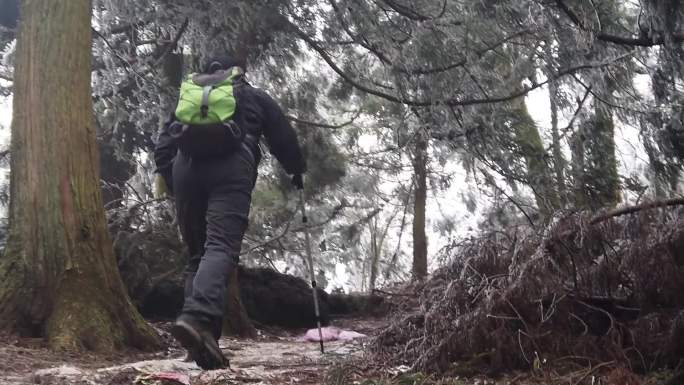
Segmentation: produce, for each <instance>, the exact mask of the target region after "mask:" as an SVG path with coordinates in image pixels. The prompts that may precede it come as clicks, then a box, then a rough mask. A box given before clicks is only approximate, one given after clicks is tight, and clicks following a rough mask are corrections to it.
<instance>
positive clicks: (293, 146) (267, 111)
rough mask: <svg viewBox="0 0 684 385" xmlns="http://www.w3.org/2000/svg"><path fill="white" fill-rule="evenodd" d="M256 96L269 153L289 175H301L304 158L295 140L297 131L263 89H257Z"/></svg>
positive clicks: (304, 166) (303, 168)
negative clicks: (261, 110) (261, 113)
mask: <svg viewBox="0 0 684 385" xmlns="http://www.w3.org/2000/svg"><path fill="white" fill-rule="evenodd" d="M258 98H259V101H260V104H261V107H262V108H263V113H264V116H263V119H264V127H263V130H264V131H263V132H264V137H265V138H266V142H267V143H268V146H269V148H270V150H271V154H273V156H275V157H276V159H278V162H280V164H281V165H282V166H283V168H284V169H285V171H286V172H287V173H288V174H290V175H301V174H303V173H305V172H306V160H305V159H304V155H303V154H302V149H301V147H300V146H299V141H298V140H297V133H296V132H295V130H294V128H292V125H290V122H289V121H288V119H287V117H286V116H285V114H284V113H283V110H282V109H281V108H280V106H279V105H278V103H276V102H275V100H273V98H271V97H270V96H269V95H268V94H266V93H265V92H263V91H258Z"/></svg>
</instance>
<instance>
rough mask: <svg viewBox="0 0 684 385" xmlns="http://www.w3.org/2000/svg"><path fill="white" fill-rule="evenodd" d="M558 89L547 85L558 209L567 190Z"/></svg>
mask: <svg viewBox="0 0 684 385" xmlns="http://www.w3.org/2000/svg"><path fill="white" fill-rule="evenodd" d="M557 98H558V89H557V84H556V81H552V82H551V83H549V102H550V104H551V140H552V146H553V150H552V151H553V171H554V173H555V174H556V175H555V176H556V186H557V190H558V200H559V202H558V203H559V205H560V207H565V205H566V204H567V196H568V195H567V190H566V188H565V167H566V164H565V157H564V156H563V149H562V148H561V136H560V131H559V130H558V103H557Z"/></svg>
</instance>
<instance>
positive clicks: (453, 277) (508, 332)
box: [372, 199, 684, 382]
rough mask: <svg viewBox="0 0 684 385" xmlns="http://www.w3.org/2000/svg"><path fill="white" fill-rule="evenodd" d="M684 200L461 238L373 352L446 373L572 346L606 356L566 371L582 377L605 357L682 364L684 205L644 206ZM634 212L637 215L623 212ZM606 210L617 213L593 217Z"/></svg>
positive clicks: (527, 360)
mask: <svg viewBox="0 0 684 385" xmlns="http://www.w3.org/2000/svg"><path fill="white" fill-rule="evenodd" d="M683 203H684V201H683V200H682V199H672V200H668V201H661V202H654V203H650V204H644V205H640V206H635V207H628V208H622V209H618V210H613V211H611V212H608V213H605V214H602V215H600V216H598V217H594V218H593V219H592V218H591V217H590V218H586V217H585V216H582V215H580V214H574V215H572V216H569V217H567V216H565V217H561V216H558V218H559V219H557V220H556V221H553V223H552V224H551V225H549V228H548V229H546V230H545V231H543V232H539V231H534V230H533V229H532V228H527V229H526V230H523V229H521V228H517V229H511V230H509V232H510V234H508V235H506V236H503V235H502V234H499V233H490V234H485V235H483V236H482V237H480V238H476V239H470V240H467V241H465V242H461V243H459V244H458V245H457V246H455V247H453V248H450V249H448V251H447V252H448V253H450V254H449V256H450V258H451V260H452V263H451V264H450V265H449V266H445V267H443V268H442V269H440V270H438V271H437V272H435V273H434V275H433V276H432V277H431V279H430V280H428V281H427V282H426V283H425V285H424V287H423V288H422V289H420V290H417V292H416V296H417V297H419V298H420V299H419V304H418V305H417V306H415V307H413V308H411V309H408V310H407V311H406V313H403V314H402V313H400V314H398V315H397V318H396V319H395V320H394V322H393V323H392V324H391V326H390V327H388V328H387V329H386V330H384V331H383V332H382V333H381V334H380V335H379V336H378V338H377V339H376V340H375V341H374V343H373V345H372V351H373V353H374V355H375V356H376V357H377V358H378V360H381V361H382V362H386V363H387V362H389V363H392V364H405V365H409V367H412V368H414V369H415V370H419V371H428V372H438V373H443V374H454V373H457V372H458V373H462V372H475V373H477V372H481V371H488V372H492V371H494V372H496V371H501V370H511V369H530V367H531V366H538V365H539V364H538V362H539V361H543V360H546V361H548V362H554V363H557V362H558V361H559V360H567V359H568V358H572V357H574V358H577V359H579V358H581V359H582V360H583V361H584V362H589V363H593V364H596V363H606V364H599V365H596V366H593V367H592V368H591V369H590V371H582V372H581V373H577V374H575V375H572V376H571V377H568V378H574V379H575V381H576V379H577V378H578V376H579V377H582V376H585V374H586V375H593V373H595V371H596V370H598V369H605V367H606V366H610V364H608V362H613V363H614V364H615V366H616V368H619V367H630V368H632V369H634V370H653V369H654V368H658V367H663V366H672V365H676V364H677V362H678V360H679V358H678V356H677V354H675V353H674V352H678V351H684V350H682V349H684V339H682V338H679V337H678V336H680V335H684V298H683V297H682V296H681V292H682V291H683V290H684V268H682V266H683V265H684V252H682V250H684V213H683V212H679V211H672V212H671V213H670V215H653V213H652V212H650V211H648V210H646V209H648V208H653V207H668V206H676V205H680V204H683ZM626 213H636V214H638V215H639V217H638V220H637V219H635V218H631V217H620V216H621V215H624V214H626ZM607 218H616V219H615V220H614V221H611V222H609V223H605V224H603V225H601V226H591V223H593V224H597V223H600V222H602V221H605V219H607ZM494 277H496V278H494ZM407 313H408V314H407ZM484 357H486V358H484ZM587 373H588V374H587ZM566 374H567V373H566ZM585 378H586V377H585ZM581 381H582V380H580V382H581Z"/></svg>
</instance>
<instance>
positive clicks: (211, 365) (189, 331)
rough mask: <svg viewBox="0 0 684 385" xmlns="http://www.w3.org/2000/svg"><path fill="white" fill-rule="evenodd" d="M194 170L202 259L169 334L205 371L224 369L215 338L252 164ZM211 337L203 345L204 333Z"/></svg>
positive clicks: (226, 162) (237, 161) (236, 158)
mask: <svg viewBox="0 0 684 385" xmlns="http://www.w3.org/2000/svg"><path fill="white" fill-rule="evenodd" d="M195 169H196V170H197V172H198V173H200V174H201V175H202V181H203V183H202V184H203V189H204V190H206V191H208V200H207V208H206V218H205V223H206V241H205V244H204V254H203V256H202V258H201V260H200V263H199V267H198V269H197V273H196V275H195V277H194V280H193V283H192V294H191V295H190V296H189V297H188V298H186V301H185V304H184V306H183V312H182V314H181V316H180V317H179V320H178V321H177V322H176V324H175V325H174V328H173V329H172V333H173V334H174V337H176V338H177V339H178V340H179V341H180V342H181V344H183V346H185V347H186V348H187V349H188V351H189V352H190V354H191V355H192V356H193V359H194V360H195V361H196V362H197V363H198V365H200V366H201V367H203V368H205V369H215V368H219V367H224V366H225V365H227V360H226V359H225V357H224V356H223V354H222V352H221V351H220V349H219V347H218V344H217V343H216V338H217V336H218V335H220V330H221V329H220V327H221V319H222V316H223V311H224V307H225V297H226V287H227V282H228V276H229V274H230V272H231V269H234V268H236V266H237V262H238V258H239V254H240V245H241V243H242V237H243V236H244V232H245V229H246V227H247V217H248V215H249V206H250V202H251V192H252V189H253V187H254V164H253V163H252V162H250V161H249V160H248V159H247V158H245V157H244V156H243V155H241V154H239V153H236V154H234V155H233V156H231V157H228V158H226V159H222V160H216V161H214V162H204V163H202V164H201V166H199V165H196V167H195ZM207 332H208V333H213V335H214V337H215V338H214V339H213V340H211V341H210V340H209V339H210V338H209V337H207V335H206V334H208V333H207Z"/></svg>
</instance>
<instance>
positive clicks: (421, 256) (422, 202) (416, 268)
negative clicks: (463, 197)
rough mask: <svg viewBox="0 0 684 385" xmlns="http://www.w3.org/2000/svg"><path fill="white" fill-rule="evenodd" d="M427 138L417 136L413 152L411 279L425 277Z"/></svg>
mask: <svg viewBox="0 0 684 385" xmlns="http://www.w3.org/2000/svg"><path fill="white" fill-rule="evenodd" d="M427 144H428V143H427V139H426V138H425V137H423V136H422V135H419V136H418V139H417V142H416V144H415V147H414V153H413V183H414V190H413V191H414V194H413V265H412V266H413V268H412V270H411V271H412V278H413V280H417V281H422V280H425V278H426V277H427V235H426V234H425V224H426V223H425V208H426V205H427V166H428V155H427Z"/></svg>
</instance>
